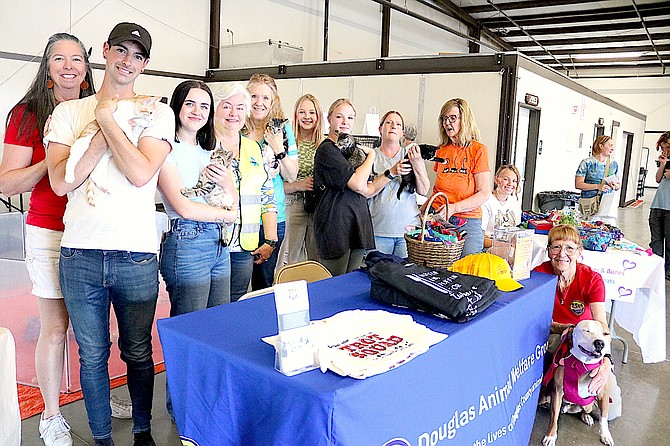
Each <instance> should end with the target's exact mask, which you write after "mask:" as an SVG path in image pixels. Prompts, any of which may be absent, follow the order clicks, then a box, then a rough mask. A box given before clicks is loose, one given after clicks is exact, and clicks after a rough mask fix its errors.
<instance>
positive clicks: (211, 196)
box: [181, 143, 235, 211]
mask: <svg viewBox="0 0 670 446" xmlns="http://www.w3.org/2000/svg"><path fill="white" fill-rule="evenodd" d="M209 160H210V161H211V164H216V165H219V166H223V167H228V168H229V167H230V166H231V165H232V161H233V152H229V151H227V150H226V149H225V148H224V147H223V145H222V144H221V143H219V144H218V145H217V147H216V148H215V149H214V150H212V154H211V155H210V156H209ZM206 169H207V168H205V169H203V170H202V172H200V177H199V178H198V182H197V183H196V185H195V186H193V187H190V188H187V189H182V190H181V194H182V195H183V196H185V197H187V198H195V197H205V201H206V202H207V204H209V205H210V206H214V207H217V208H221V209H226V210H228V211H230V210H232V208H233V204H234V203H235V198H234V197H233V196H232V195H230V194H229V193H227V192H226V190H225V189H224V188H223V187H222V186H221V185H220V184H218V183H215V182H214V181H211V180H210V179H209V178H207V174H206V173H205V171H206Z"/></svg>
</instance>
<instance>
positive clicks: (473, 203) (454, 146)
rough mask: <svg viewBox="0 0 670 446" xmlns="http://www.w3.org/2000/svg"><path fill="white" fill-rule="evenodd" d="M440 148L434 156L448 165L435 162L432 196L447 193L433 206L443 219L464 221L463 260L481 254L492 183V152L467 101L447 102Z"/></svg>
mask: <svg viewBox="0 0 670 446" xmlns="http://www.w3.org/2000/svg"><path fill="white" fill-rule="evenodd" d="M438 125H439V131H440V148H439V150H438V151H437V153H436V154H435V157H438V158H443V159H445V160H446V162H445V163H435V165H434V167H433V170H434V171H435V172H436V177H435V185H434V186H433V193H437V192H444V193H445V194H446V195H447V198H448V200H449V203H448V206H447V203H445V200H444V198H443V197H437V198H436V199H435V200H434V201H433V206H434V207H435V208H436V209H437V211H439V212H440V213H441V214H442V216H443V217H445V218H449V217H451V216H456V217H461V218H464V219H465V221H466V223H465V226H464V229H465V231H466V232H467V237H466V239H465V244H464V246H463V253H462V257H465V256H467V255H468V254H475V253H478V252H481V251H482V249H483V247H484V232H483V231H482V210H481V205H482V204H484V202H485V201H486V200H488V198H489V195H490V194H491V192H490V186H489V184H490V182H491V169H490V168H489V150H488V148H487V147H486V146H485V145H484V144H482V143H480V142H479V128H477V124H476V123H475V117H474V115H473V114H472V110H471V109H470V106H469V105H468V103H467V102H466V101H465V100H464V99H460V98H455V99H450V100H448V101H447V102H445V103H444V105H443V106H442V109H441V110H440V117H439V118H438Z"/></svg>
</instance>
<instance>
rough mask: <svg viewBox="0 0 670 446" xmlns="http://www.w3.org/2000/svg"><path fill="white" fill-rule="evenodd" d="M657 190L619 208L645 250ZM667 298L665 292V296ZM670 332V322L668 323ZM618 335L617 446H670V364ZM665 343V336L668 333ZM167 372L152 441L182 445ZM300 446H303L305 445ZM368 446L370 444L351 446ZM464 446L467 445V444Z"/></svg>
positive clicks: (29, 425)
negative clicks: (647, 359) (170, 407)
mask: <svg viewBox="0 0 670 446" xmlns="http://www.w3.org/2000/svg"><path fill="white" fill-rule="evenodd" d="M653 193H654V190H653V189H647V190H646V192H645V196H644V197H643V199H644V200H645V202H644V204H643V205H642V206H639V207H638V208H625V209H619V223H618V226H619V227H620V228H621V230H622V231H623V232H624V234H625V236H626V238H628V239H629V240H632V241H634V242H636V243H638V244H639V245H641V246H648V243H649V225H648V223H647V218H648V215H649V204H650V203H651V200H652V198H653ZM666 298H667V291H666ZM666 326H667V327H670V323H668V324H666ZM617 334H619V335H621V336H623V337H625V338H626V339H627V340H628V345H629V347H630V351H629V357H628V363H627V364H622V363H621V354H622V349H621V345H620V343H618V342H615V343H614V344H613V346H612V356H613V358H614V361H615V373H616V375H617V378H618V382H619V385H620V386H621V389H622V399H623V415H622V416H621V417H620V418H618V419H616V420H614V421H613V422H611V423H610V430H611V432H612V436H613V437H614V441H615V443H616V444H617V445H623V446H664V445H667V444H670V440H668V439H669V438H670V418H669V417H668V415H667V408H668V407H670V362H669V361H667V360H666V361H664V362H662V363H658V364H643V363H642V358H641V355H640V349H639V347H638V346H637V344H635V341H633V339H632V336H631V335H630V334H629V333H628V332H626V331H625V330H623V329H619V330H618V331H617ZM666 338H667V333H666ZM164 389H165V373H160V374H158V375H157V376H156V385H155V393H154V410H153V436H154V439H155V440H156V444H158V445H159V446H178V445H180V444H181V443H180V441H179V435H178V433H177V430H176V428H175V426H174V425H173V424H172V423H171V422H170V418H169V416H168V414H167V412H166V410H165V391H164ZM112 392H113V393H116V394H118V395H120V396H123V397H127V388H126V387H125V386H124V387H120V388H117V389H114V390H113V391H112ZM62 412H63V415H64V416H65V418H66V419H67V420H68V422H69V423H70V425H71V427H72V434H73V439H74V445H75V446H82V445H92V444H93V440H92V437H91V434H90V430H89V428H88V421H87V418H86V411H85V409H84V403H83V401H77V402H74V403H71V404H68V405H66V406H63V407H62ZM38 423H39V416H34V417H32V418H29V419H26V420H24V421H23V423H22V430H23V442H22V444H23V445H24V446H41V445H42V444H43V443H42V441H41V440H40V438H39V434H38V432H37V426H38ZM547 424H548V410H546V409H541V408H540V409H538V410H537V416H536V420H535V426H534V428H533V433H532V435H531V440H530V445H532V446H539V445H541V444H542V437H543V436H544V434H545V433H546V429H547ZM112 426H113V431H114V441H115V443H116V444H117V445H118V446H129V445H132V443H133V436H132V421H131V420H113V422H112ZM558 435H559V437H558V442H557V444H558V445H559V446H568V445H578V446H584V445H598V444H600V441H599V437H598V427H597V424H596V425H594V426H591V427H589V426H587V425H585V424H584V423H582V422H581V421H580V419H579V418H578V417H577V416H574V415H563V416H562V417H561V419H560V427H559V433H558ZM301 446H302V445H301ZM352 446H366V445H352ZM463 446H465V445H463Z"/></svg>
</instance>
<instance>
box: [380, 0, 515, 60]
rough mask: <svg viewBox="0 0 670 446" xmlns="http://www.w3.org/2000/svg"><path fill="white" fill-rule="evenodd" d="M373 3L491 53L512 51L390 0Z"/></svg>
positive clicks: (507, 47)
mask: <svg viewBox="0 0 670 446" xmlns="http://www.w3.org/2000/svg"><path fill="white" fill-rule="evenodd" d="M371 1H372V2H374V3H378V4H380V5H382V6H387V7H388V8H390V9H393V10H394V11H398V12H400V13H402V14H405V15H408V16H410V17H412V18H414V19H417V20H420V21H422V22H424V23H427V24H429V25H432V26H434V27H436V28H439V29H441V30H444V31H447V32H448V33H451V34H454V35H455V36H458V37H460V38H462V39H465V40H467V41H468V42H474V43H477V44H478V45H480V46H484V47H486V48H488V49H490V50H491V51H500V50H501V49H502V50H510V49H511V48H510V47H509V46H508V45H509V44H505V45H506V46H505V47H503V48H500V47H494V46H491V45H489V44H488V43H486V42H482V41H481V40H477V39H475V38H473V37H471V36H468V35H467V34H463V33H462V32H460V31H459V30H457V29H454V28H451V27H449V26H446V25H443V24H442V23H440V22H437V21H435V20H433V19H430V18H428V17H425V16H422V15H421V14H418V13H416V12H414V11H410V9H409V8H406V7H404V6H399V5H396V4H394V3H391V2H390V1H388V0H371ZM496 42H497V40H496Z"/></svg>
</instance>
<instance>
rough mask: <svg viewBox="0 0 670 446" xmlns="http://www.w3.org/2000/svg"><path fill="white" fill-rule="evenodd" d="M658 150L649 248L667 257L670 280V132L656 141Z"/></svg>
mask: <svg viewBox="0 0 670 446" xmlns="http://www.w3.org/2000/svg"><path fill="white" fill-rule="evenodd" d="M656 150H660V151H661V153H660V155H658V160H657V161H656V164H658V167H657V169H656V175H655V176H654V178H655V180H656V182H657V183H658V189H656V194H655V195H654V200H653V201H652V202H651V206H650V209H649V230H650V232H651V241H650V242H649V246H650V247H651V250H652V251H653V252H654V254H656V255H658V256H661V257H665V278H666V280H670V168H669V166H668V160H669V159H670V132H663V134H661V136H660V137H659V138H658V141H656Z"/></svg>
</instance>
